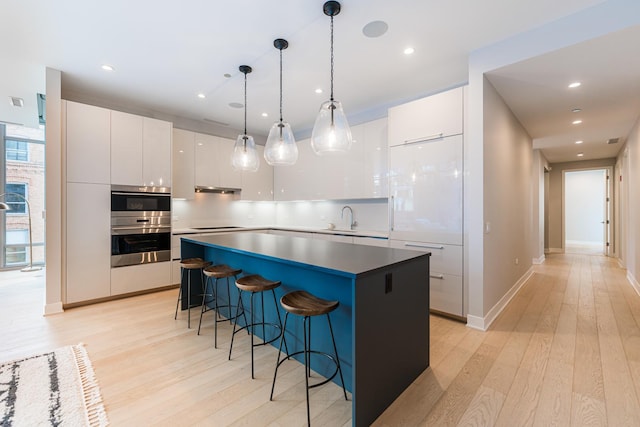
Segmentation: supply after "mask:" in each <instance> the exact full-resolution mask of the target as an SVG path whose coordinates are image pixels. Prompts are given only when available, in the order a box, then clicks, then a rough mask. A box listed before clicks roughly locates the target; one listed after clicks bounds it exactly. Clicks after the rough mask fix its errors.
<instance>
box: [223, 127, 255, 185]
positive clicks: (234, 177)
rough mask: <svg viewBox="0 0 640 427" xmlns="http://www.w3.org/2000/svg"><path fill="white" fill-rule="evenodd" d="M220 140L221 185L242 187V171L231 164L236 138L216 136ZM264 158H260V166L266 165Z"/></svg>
mask: <svg viewBox="0 0 640 427" xmlns="http://www.w3.org/2000/svg"><path fill="white" fill-rule="evenodd" d="M216 140H217V141H218V142H217V143H218V158H217V161H216V164H217V169H218V173H219V180H220V187H226V188H242V171H237V170H235V169H234V168H233V166H232V165H231V155H232V154H233V145H234V143H235V141H234V140H232V139H228V138H220V137H216ZM265 163H266V162H265V161H264V158H260V168H262V167H264V164H265Z"/></svg>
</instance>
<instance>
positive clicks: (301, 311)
mask: <svg viewBox="0 0 640 427" xmlns="http://www.w3.org/2000/svg"><path fill="white" fill-rule="evenodd" d="M280 304H282V308H284V309H285V310H286V311H288V312H289V313H291V314H297V315H298V316H319V315H321V314H327V313H331V312H332V311H333V310H335V309H336V308H337V307H338V305H339V304H340V303H339V302H338V301H328V300H325V299H322V298H318V297H317V296H315V295H311V294H310V293H309V292H307V291H293V292H289V293H288V294H286V295H284V296H283V297H282V298H280Z"/></svg>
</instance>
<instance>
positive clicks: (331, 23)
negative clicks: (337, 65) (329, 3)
mask: <svg viewBox="0 0 640 427" xmlns="http://www.w3.org/2000/svg"><path fill="white" fill-rule="evenodd" d="M330 99H331V102H333V15H331V98H330Z"/></svg>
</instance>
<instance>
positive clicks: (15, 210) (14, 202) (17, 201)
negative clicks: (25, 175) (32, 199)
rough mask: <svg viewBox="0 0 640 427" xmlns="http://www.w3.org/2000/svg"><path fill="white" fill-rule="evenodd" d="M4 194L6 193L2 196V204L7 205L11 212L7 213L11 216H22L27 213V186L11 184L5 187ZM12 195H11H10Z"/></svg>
mask: <svg viewBox="0 0 640 427" xmlns="http://www.w3.org/2000/svg"><path fill="white" fill-rule="evenodd" d="M5 192H6V193H7V195H6V196H4V202H5V203H6V204H8V205H9V207H10V208H11V210H10V211H9V212H10V213H12V214H24V213H27V206H26V204H27V202H26V201H25V199H26V198H27V184H24V183H11V184H7V185H6V186H5ZM10 193H13V194H10ZM16 194H18V195H20V196H22V197H24V199H22V198H20V197H18V196H16Z"/></svg>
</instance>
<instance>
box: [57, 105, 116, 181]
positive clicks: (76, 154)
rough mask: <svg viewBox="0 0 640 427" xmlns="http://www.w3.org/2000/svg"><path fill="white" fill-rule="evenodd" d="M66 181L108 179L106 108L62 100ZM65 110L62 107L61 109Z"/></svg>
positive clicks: (108, 150)
mask: <svg viewBox="0 0 640 427" xmlns="http://www.w3.org/2000/svg"><path fill="white" fill-rule="evenodd" d="M65 104H66V121H65V124H66V126H65V127H64V130H65V133H66V146H67V147H66V148H67V181H68V182H86V183H94V184H109V183H110V182H111V165H110V159H111V154H110V138H111V137H110V133H111V132H110V122H111V115H110V112H109V110H107V109H104V108H99V107H94V106H91V105H84V104H78V103H76V102H71V101H65ZM63 111H64V110H63Z"/></svg>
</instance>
